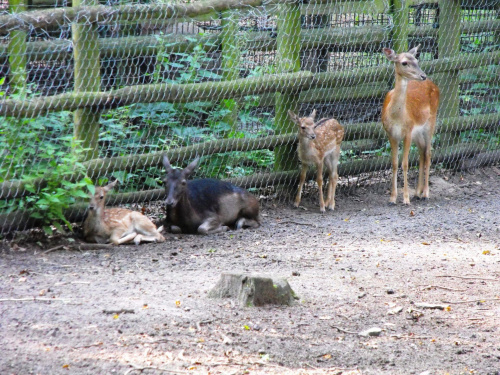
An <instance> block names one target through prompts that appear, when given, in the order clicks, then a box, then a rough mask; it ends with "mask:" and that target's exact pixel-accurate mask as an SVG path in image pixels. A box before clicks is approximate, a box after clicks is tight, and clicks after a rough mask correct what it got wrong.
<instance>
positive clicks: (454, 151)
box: [0, 143, 500, 233]
mask: <svg viewBox="0 0 500 375" xmlns="http://www.w3.org/2000/svg"><path fill="white" fill-rule="evenodd" d="M479 153H482V154H481V155H483V158H484V159H487V160H488V161H495V162H496V161H499V160H500V151H490V152H486V153H485V152H484V145H478V144H474V143H465V144H457V145H455V146H451V147H447V148H444V149H440V150H436V151H435V152H434V153H433V155H432V163H433V164H437V163H443V162H447V163H455V164H457V166H458V167H459V168H463V167H464V163H457V160H460V159H463V158H467V157H468V158H470V157H472V156H474V155H476V154H479ZM409 162H410V164H411V165H417V163H418V155H415V154H412V155H410V158H409ZM390 163H391V161H390V157H379V158H374V159H368V160H354V161H349V162H343V163H341V164H339V175H340V176H341V177H343V176H352V175H357V174H360V173H370V172H376V171H381V170H385V169H388V168H389V167H390ZM313 176H314V172H313V171H310V172H309V175H308V179H311V178H313ZM298 177H299V171H298V170H293V171H285V172H276V173H260V174H254V175H251V176H247V177H239V178H233V179H228V180H227V181H229V182H231V183H233V184H235V185H237V186H241V187H243V188H261V187H265V186H269V185H285V184H286V185H295V184H296V182H297V180H298ZM164 195H165V193H164V189H153V190H146V191H141V192H137V193H123V194H114V195H109V196H108V198H107V200H106V203H107V204H108V205H117V204H127V203H141V202H149V201H156V200H161V199H162V198H163V197H164ZM86 209H87V205H86V204H75V205H74V206H71V207H69V208H68V209H66V210H65V211H64V215H65V217H66V218H67V219H68V220H69V221H70V222H73V223H74V222H81V221H83V219H84V217H85V213H86ZM41 224H42V223H41V222H40V221H39V220H36V219H34V218H32V217H30V213H29V212H28V211H16V212H12V213H8V214H6V213H2V214H0V233H8V232H11V231H15V230H25V229H29V228H32V227H35V226H40V225H41Z"/></svg>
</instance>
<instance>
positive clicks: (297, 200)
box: [294, 163, 307, 207]
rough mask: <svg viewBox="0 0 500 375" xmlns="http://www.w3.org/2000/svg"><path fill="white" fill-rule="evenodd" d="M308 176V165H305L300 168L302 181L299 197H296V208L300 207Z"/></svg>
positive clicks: (298, 192) (300, 182)
mask: <svg viewBox="0 0 500 375" xmlns="http://www.w3.org/2000/svg"><path fill="white" fill-rule="evenodd" d="M306 174H307V164H305V163H303V164H302V166H301V168H300V181H299V190H298V191H297V195H296V196H295V203H294V206H295V207H299V204H300V198H301V197H302V187H303V186H304V182H305V181H306Z"/></svg>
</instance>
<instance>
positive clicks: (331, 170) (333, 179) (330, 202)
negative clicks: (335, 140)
mask: <svg viewBox="0 0 500 375" xmlns="http://www.w3.org/2000/svg"><path fill="white" fill-rule="evenodd" d="M337 163H338V155H337V151H334V152H333V153H332V154H331V155H328V156H327V157H326V158H325V165H326V167H327V170H328V190H327V193H326V201H325V205H326V208H328V209H329V210H332V211H333V210H335V189H336V187H337V181H338V173H337Z"/></svg>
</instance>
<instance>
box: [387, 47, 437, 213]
mask: <svg viewBox="0 0 500 375" xmlns="http://www.w3.org/2000/svg"><path fill="white" fill-rule="evenodd" d="M418 48H419V46H417V47H415V48H413V49H411V50H410V51H408V52H407V53H400V54H399V55H397V54H396V53H395V52H394V51H393V50H392V49H389V48H384V50H383V51H384V54H385V56H386V57H387V58H388V59H389V60H390V61H392V62H394V68H395V74H396V84H395V87H394V89H392V90H391V91H389V92H388V93H387V95H386V97H385V100H384V105H383V108H382V124H383V125H384V129H385V131H386V133H387V135H388V137H389V142H390V144H391V156H392V181H391V198H390V203H391V204H395V203H396V198H397V194H398V190H397V178H398V177H397V172H398V151H399V150H398V149H399V142H400V141H401V140H403V161H402V168H403V203H404V204H410V194H409V191H408V155H409V153H410V146H411V142H412V140H413V142H415V143H416V145H417V147H418V149H419V151H420V164H419V173H418V184H417V190H416V196H417V197H419V198H426V199H427V198H429V170H430V167H431V141H432V136H433V134H434V129H435V127H436V117H437V110H438V105H439V88H438V87H437V86H436V84H435V83H433V82H432V81H431V80H429V79H427V76H426V74H425V73H424V72H423V71H422V70H421V69H420V67H419V65H418V60H417V59H416V58H415V55H416V53H417V49H418ZM424 174H425V176H424Z"/></svg>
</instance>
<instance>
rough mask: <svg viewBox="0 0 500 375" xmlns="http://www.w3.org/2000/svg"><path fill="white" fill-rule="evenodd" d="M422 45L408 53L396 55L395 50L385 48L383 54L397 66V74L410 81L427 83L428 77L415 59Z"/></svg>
mask: <svg viewBox="0 0 500 375" xmlns="http://www.w3.org/2000/svg"><path fill="white" fill-rule="evenodd" d="M419 47H420V45H418V46H416V47H414V48H412V49H411V50H409V51H408V52H404V53H400V54H396V52H394V50H392V49H390V48H384V49H383V52H384V55H385V57H387V59H388V60H389V61H392V62H393V63H394V64H395V65H394V66H395V69H396V74H397V75H399V76H401V77H404V78H406V79H409V80H414V81H425V80H426V79H427V75H426V74H425V73H424V72H423V71H422V69H420V66H419V65H418V60H417V58H416V57H415V56H416V55H417V51H418V48H419Z"/></svg>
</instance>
